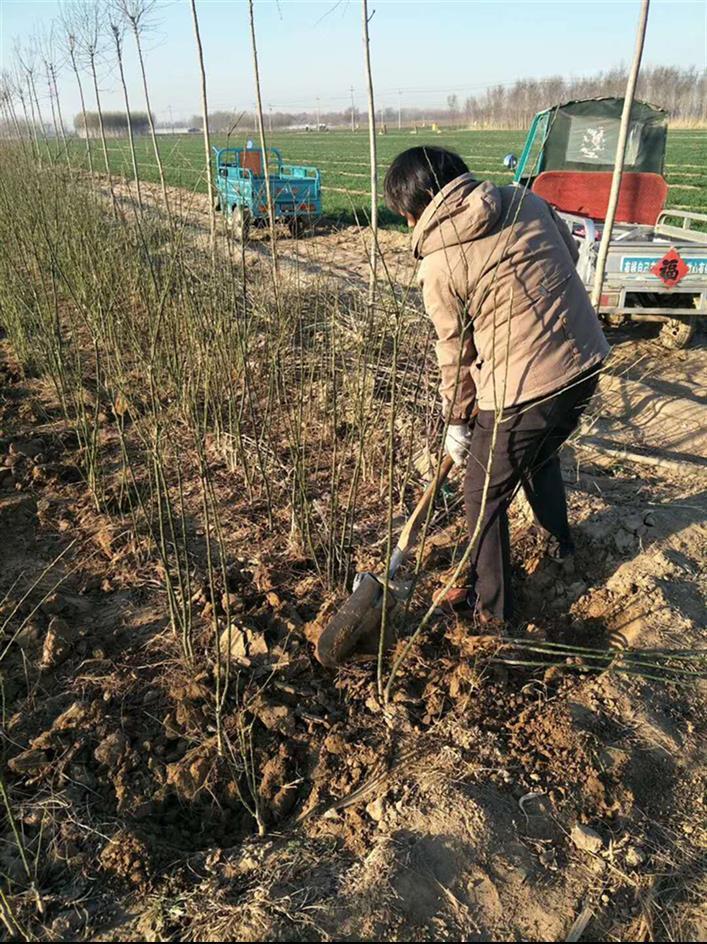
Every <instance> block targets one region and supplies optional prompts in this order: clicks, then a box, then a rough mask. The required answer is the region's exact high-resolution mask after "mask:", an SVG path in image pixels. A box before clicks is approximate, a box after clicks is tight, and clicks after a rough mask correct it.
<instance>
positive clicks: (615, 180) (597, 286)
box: [592, 0, 650, 308]
mask: <svg viewBox="0 0 707 944" xmlns="http://www.w3.org/2000/svg"><path fill="white" fill-rule="evenodd" d="M649 7H650V0H641V15H640V17H639V20H638V30H637V32H636V48H635V50H634V53H633V63H632V65H631V71H630V72H629V74H628V81H627V82H626V93H625V96H624V108H623V112H622V114H621V125H620V127H619V140H618V142H617V144H616V157H615V158H614V175H613V177H612V179H611V191H610V193H609V205H608V206H607V208H606V219H605V221H604V229H603V230H602V234H601V242H600V243H599V252H598V254H597V267H596V272H595V274H594V287H593V288H592V305H593V306H594V307H595V308H598V307H599V303H600V302H601V289H602V286H603V284H604V272H605V271H606V257H607V255H608V253H609V243H610V242H611V232H612V230H613V228H614V218H615V217H616V207H617V205H618V202H619V192H620V190H621V175H622V174H623V169H624V157H625V156H626V141H627V139H628V127H629V124H630V119H631V106H632V105H633V96H634V94H635V92H636V82H637V80H638V72H639V69H640V68H641V57H642V55H643V43H644V42H645V38H646V24H647V22H648V8H649Z"/></svg>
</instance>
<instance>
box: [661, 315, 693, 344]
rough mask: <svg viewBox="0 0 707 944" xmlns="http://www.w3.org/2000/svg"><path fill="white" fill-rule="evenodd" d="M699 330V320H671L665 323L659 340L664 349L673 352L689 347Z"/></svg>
mask: <svg viewBox="0 0 707 944" xmlns="http://www.w3.org/2000/svg"><path fill="white" fill-rule="evenodd" d="M696 328H697V318H694V317H693V318H669V319H668V320H667V321H665V322H664V323H663V325H662V326H661V329H660V331H659V333H658V338H659V339H660V343H661V344H662V345H663V347H667V348H669V349H670V350H672V351H677V350H680V349H681V348H684V347H687V346H688V344H689V343H690V341H691V340H692V338H693V336H694V334H695V330H696Z"/></svg>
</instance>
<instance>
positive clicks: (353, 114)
mask: <svg viewBox="0 0 707 944" xmlns="http://www.w3.org/2000/svg"><path fill="white" fill-rule="evenodd" d="M351 130H352V131H355V130H356V106H355V105H354V87H353V85H352V86H351Z"/></svg>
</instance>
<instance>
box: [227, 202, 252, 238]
mask: <svg viewBox="0 0 707 944" xmlns="http://www.w3.org/2000/svg"><path fill="white" fill-rule="evenodd" d="M249 230H250V214H249V213H248V211H247V210H246V209H245V207H242V206H234V207H233V209H232V210H231V232H232V233H233V237H234V239H237V240H238V241H239V242H242V243H244V242H247V240H248V232H249Z"/></svg>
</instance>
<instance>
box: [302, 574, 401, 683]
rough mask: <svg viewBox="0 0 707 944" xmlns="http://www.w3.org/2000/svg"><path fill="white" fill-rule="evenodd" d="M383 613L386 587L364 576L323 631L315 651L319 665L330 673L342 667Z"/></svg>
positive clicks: (370, 575)
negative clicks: (384, 588)
mask: <svg viewBox="0 0 707 944" xmlns="http://www.w3.org/2000/svg"><path fill="white" fill-rule="evenodd" d="M391 598H392V595H391ZM391 602H394V601H393V600H392V599H391ZM382 612H383V587H382V586H381V584H380V583H379V582H378V581H377V580H376V578H375V577H374V576H373V575H372V574H363V575H362V576H361V579H360V581H359V583H358V586H357V587H356V589H355V590H354V592H353V593H352V594H351V596H350V597H349V598H348V600H346V602H345V603H344V604H343V605H342V606H341V607H340V609H338V610H337V611H336V613H335V614H334V615H333V616H332V618H331V619H330V620H329V622H328V623H327V625H326V626H325V627H324V629H323V630H322V633H321V635H320V637H319V639H318V640H317V645H316V649H315V655H316V657H317V659H318V660H319V662H321V664H322V665H323V666H325V667H326V668H328V669H335V668H336V667H337V666H339V665H341V663H342V662H343V661H344V660H345V659H346V657H347V656H349V655H350V654H351V653H352V652H353V650H354V649H355V648H356V644H357V643H358V642H359V641H360V640H361V639H363V638H364V637H365V636H367V635H368V634H369V633H372V632H374V631H375V629H376V628H377V627H378V626H380V621H381V615H382Z"/></svg>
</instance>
